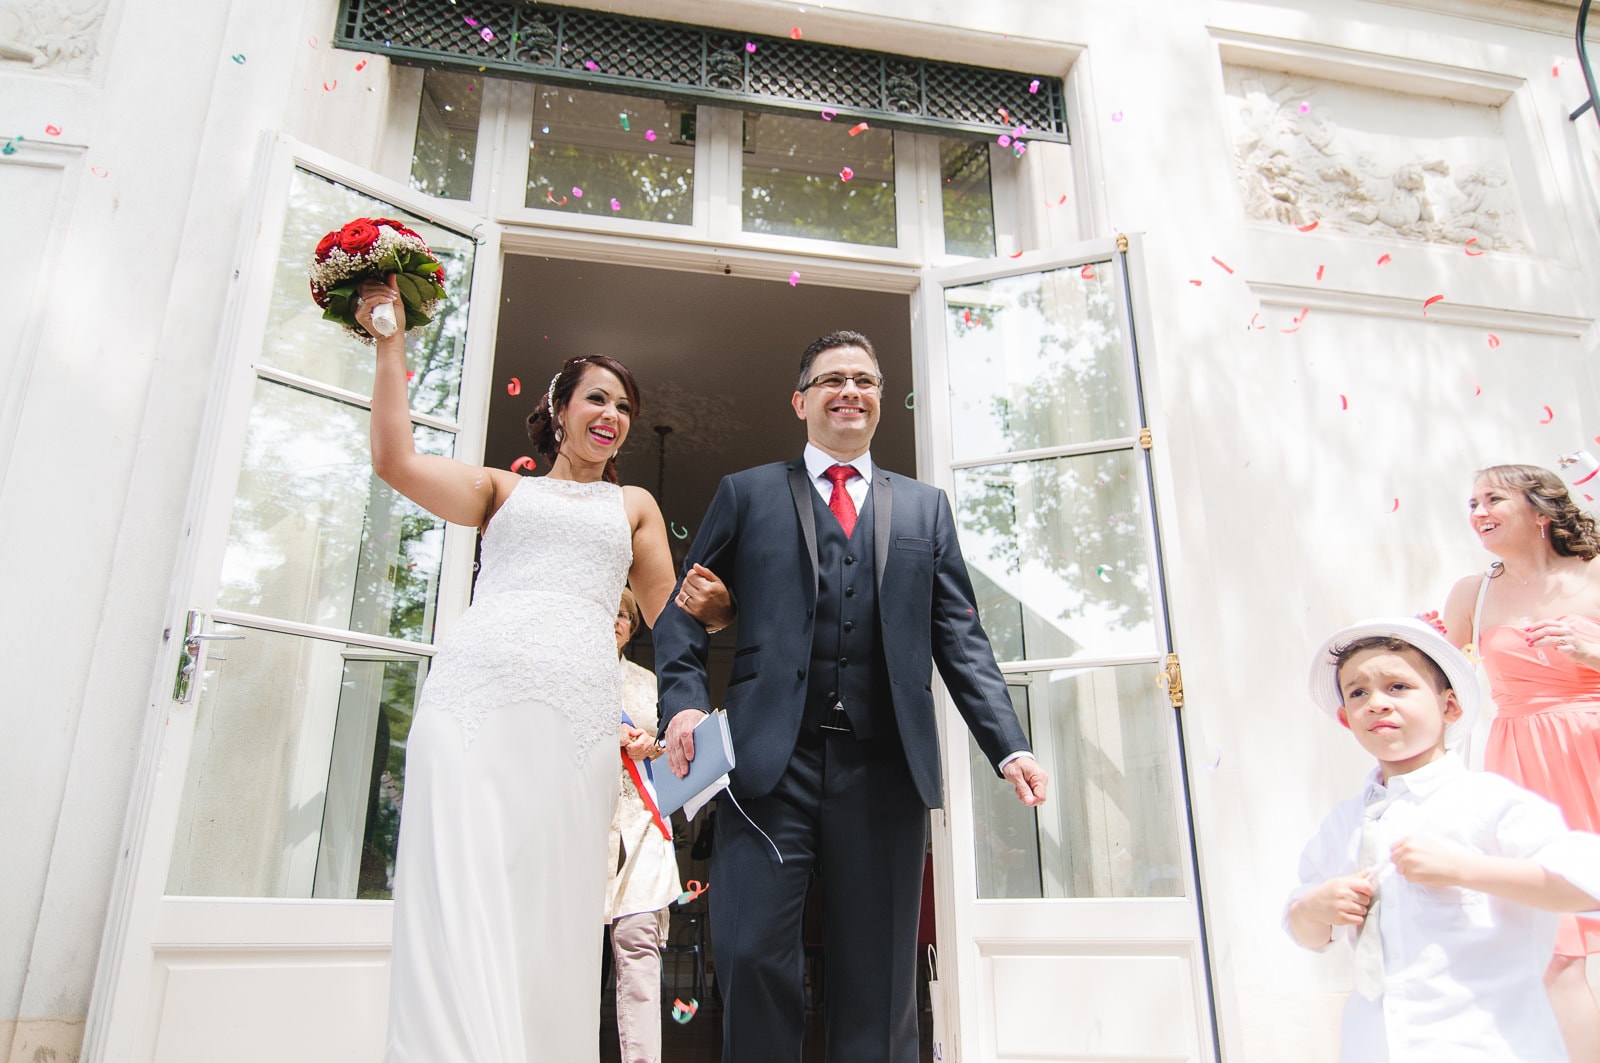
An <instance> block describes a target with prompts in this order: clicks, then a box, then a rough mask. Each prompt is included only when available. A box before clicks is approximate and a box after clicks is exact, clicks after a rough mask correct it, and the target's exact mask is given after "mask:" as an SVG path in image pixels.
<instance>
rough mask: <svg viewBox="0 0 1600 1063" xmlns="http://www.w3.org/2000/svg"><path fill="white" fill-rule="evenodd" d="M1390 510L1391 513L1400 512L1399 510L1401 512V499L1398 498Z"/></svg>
mask: <svg viewBox="0 0 1600 1063" xmlns="http://www.w3.org/2000/svg"><path fill="white" fill-rule="evenodd" d="M1389 512H1390V513H1398V512H1400V500H1399V499H1398V498H1397V499H1395V500H1394V505H1392V506H1390V507H1389Z"/></svg>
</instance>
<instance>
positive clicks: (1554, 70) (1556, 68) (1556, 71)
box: [1550, 59, 1566, 78]
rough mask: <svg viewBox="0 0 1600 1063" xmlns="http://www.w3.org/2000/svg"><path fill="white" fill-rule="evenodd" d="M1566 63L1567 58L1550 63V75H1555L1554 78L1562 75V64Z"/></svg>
mask: <svg viewBox="0 0 1600 1063" xmlns="http://www.w3.org/2000/svg"><path fill="white" fill-rule="evenodd" d="M1564 63H1566V60H1565V59H1557V60H1556V61H1555V62H1553V63H1551V64H1550V76H1551V77H1553V78H1558V77H1560V76H1561V67H1562V65H1563V64H1564Z"/></svg>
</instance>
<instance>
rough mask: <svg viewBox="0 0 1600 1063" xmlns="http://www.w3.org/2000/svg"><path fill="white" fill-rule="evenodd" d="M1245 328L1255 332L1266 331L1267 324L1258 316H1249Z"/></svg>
mask: <svg viewBox="0 0 1600 1063" xmlns="http://www.w3.org/2000/svg"><path fill="white" fill-rule="evenodd" d="M1245 327H1246V328H1252V329H1256V330H1258V331H1260V330H1265V329H1266V327H1267V323H1266V322H1265V321H1262V320H1261V315H1260V314H1251V315H1250V324H1249V325H1247V326H1245Z"/></svg>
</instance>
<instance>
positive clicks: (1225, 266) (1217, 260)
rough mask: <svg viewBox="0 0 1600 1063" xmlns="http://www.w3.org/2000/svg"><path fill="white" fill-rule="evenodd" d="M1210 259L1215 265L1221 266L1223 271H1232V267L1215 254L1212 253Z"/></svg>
mask: <svg viewBox="0 0 1600 1063" xmlns="http://www.w3.org/2000/svg"><path fill="white" fill-rule="evenodd" d="M1211 261H1213V262H1215V263H1216V264H1217V265H1219V266H1221V267H1222V271H1223V272H1224V273H1232V272H1233V267H1232V266H1230V265H1228V264H1227V263H1226V262H1224V261H1222V259H1220V258H1218V257H1217V256H1216V255H1212V256H1211Z"/></svg>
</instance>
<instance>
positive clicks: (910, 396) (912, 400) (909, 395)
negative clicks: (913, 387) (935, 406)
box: [906, 391, 917, 410]
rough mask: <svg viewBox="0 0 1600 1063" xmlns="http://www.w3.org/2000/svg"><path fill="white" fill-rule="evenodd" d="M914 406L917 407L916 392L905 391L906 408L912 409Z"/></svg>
mask: <svg viewBox="0 0 1600 1063" xmlns="http://www.w3.org/2000/svg"><path fill="white" fill-rule="evenodd" d="M916 408H917V393H916V392H915V391H908V392H906V409H908V410H914V409H916Z"/></svg>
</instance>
